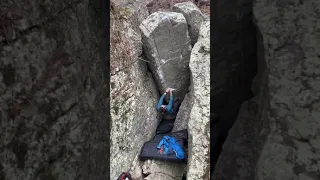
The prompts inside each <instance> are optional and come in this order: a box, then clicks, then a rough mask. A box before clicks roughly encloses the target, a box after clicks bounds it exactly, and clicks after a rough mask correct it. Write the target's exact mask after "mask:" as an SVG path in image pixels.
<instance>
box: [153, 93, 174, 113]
mask: <svg viewBox="0 0 320 180" xmlns="http://www.w3.org/2000/svg"><path fill="white" fill-rule="evenodd" d="M165 96H166V93H164V94H163V95H162V96H161V97H160V99H159V102H158V105H157V109H158V111H159V110H160V107H161V105H162V103H163V99H164V97H165ZM172 104H173V97H172V96H170V100H169V104H168V105H164V106H165V107H166V109H167V112H168V114H170V115H172V113H173V108H172Z"/></svg>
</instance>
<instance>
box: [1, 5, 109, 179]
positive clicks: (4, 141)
mask: <svg viewBox="0 0 320 180" xmlns="http://www.w3.org/2000/svg"><path fill="white" fill-rule="evenodd" d="M99 2H100V1H88V0H84V1H55V2H51V1H41V2H40V1H39V2H35V1H23V2H22V1H21V2H19V3H18V2H15V3H14V2H11V1H10V2H9V1H1V2H0V24H1V25H0V27H1V28H0V129H1V131H0V159H1V164H0V179H5V180H11V179H12V180H16V179H23V180H34V179H37V180H38V179H39V180H40V179H52V180H54V179H59V180H60V179H61V180H72V179H73V180H76V179H77V180H87V179H104V178H105V177H106V176H107V169H109V167H108V164H107V163H106V162H107V159H108V149H109V147H108V142H107V137H108V133H109V132H108V131H107V130H108V119H109V117H108V109H109V107H108V101H109V100H108V96H109V92H108V88H107V77H105V74H106V72H108V69H107V67H106V63H105V56H104V55H105V54H104V53H103V52H104V49H105V47H100V45H101V41H103V40H104V39H105V37H102V33H104V32H105V29H104V25H105V22H106V20H105V19H101V17H104V16H103V13H104V12H103V10H101V7H102V6H103V5H102V4H99Z"/></svg>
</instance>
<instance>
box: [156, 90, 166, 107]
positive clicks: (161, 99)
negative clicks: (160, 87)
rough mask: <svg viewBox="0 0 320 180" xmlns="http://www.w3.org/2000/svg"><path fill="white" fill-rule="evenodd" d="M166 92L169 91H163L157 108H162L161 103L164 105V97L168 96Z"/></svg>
mask: <svg viewBox="0 0 320 180" xmlns="http://www.w3.org/2000/svg"><path fill="white" fill-rule="evenodd" d="M166 94H167V93H163V94H162V96H161V97H160V99H159V102H158V105H157V109H158V110H159V109H160V107H161V105H162V103H163V99H164V97H165V96H166Z"/></svg>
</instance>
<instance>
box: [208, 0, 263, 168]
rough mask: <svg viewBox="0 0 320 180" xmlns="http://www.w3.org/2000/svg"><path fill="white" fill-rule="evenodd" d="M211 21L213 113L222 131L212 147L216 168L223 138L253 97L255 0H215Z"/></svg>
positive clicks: (216, 124) (216, 123) (215, 126)
mask: <svg viewBox="0 0 320 180" xmlns="http://www.w3.org/2000/svg"><path fill="white" fill-rule="evenodd" d="M211 3H212V8H213V9H214V10H213V11H212V14H211V21H212V23H213V24H214V26H213V27H212V28H211V31H212V33H213V34H215V36H213V37H212V40H211V45H212V47H213V48H212V52H211V59H212V63H213V66H212V67H213V68H211V70H210V71H211V72H212V79H211V88H212V90H211V98H212V99H213V100H214V101H213V102H212V104H211V110H212V114H213V113H215V114H217V115H218V116H219V118H220V121H218V122H214V128H216V129H218V130H219V134H217V135H216V136H214V139H213V138H212V139H211V140H212V141H213V143H212V144H216V146H215V147H213V149H211V151H210V153H211V157H213V158H212V163H211V167H212V168H213V167H214V164H215V161H216V160H217V155H219V153H220V150H221V146H222V144H223V141H224V140H225V138H226V137H227V135H228V131H229V129H230V128H231V127H232V125H233V123H234V122H235V120H236V118H237V116H238V111H239V109H240V107H241V104H242V103H243V102H244V101H245V100H247V99H249V98H251V97H252V95H251V90H250V89H251V83H252V79H253V77H254V76H255V74H256V64H257V62H256V49H257V48H256V46H257V45H256V35H255V32H256V28H255V26H254V24H253V22H252V1H251V0H244V1H239V2H237V1H232V2H231V1H230V2H225V1H212V2H211Z"/></svg>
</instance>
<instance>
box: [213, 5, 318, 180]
mask: <svg viewBox="0 0 320 180" xmlns="http://www.w3.org/2000/svg"><path fill="white" fill-rule="evenodd" d="M253 10H254V17H255V22H256V24H257V27H258V29H259V33H260V35H259V39H258V42H259V44H258V47H259V49H258V57H259V59H258V61H259V62H258V74H257V79H256V81H255V83H254V89H255V93H256V94H257V96H256V97H255V98H254V99H252V100H250V101H248V102H247V103H245V104H244V105H243V106H242V110H241V113H240V114H239V118H238V120H239V122H236V124H235V125H234V127H233V128H232V130H231V132H230V137H228V139H227V140H226V145H225V146H224V149H223V152H222V154H221V158H220V160H219V161H218V164H217V165H216V169H215V171H216V172H215V175H214V176H213V179H219V178H220V179H257V180H263V179H275V180H282V179H299V180H302V179H319V171H320V161H319V159H320V154H319V152H320V143H319V142H320V124H319V116H320V112H319V97H320V85H319V84H320V79H319V76H320V66H319V62H320V57H319V51H320V46H319V41H317V38H318V37H319V32H320V15H319V13H318V12H320V3H319V2H318V1H316V0H311V1H303V2H302V1H301V2H297V1H294V0H289V1H286V2H280V1H264V0H258V1H256V3H255V5H254V8H253ZM235 148H237V151H238V152H236V150H235ZM230 159H232V160H233V161H232V163H231V162H228V161H229V160H230Z"/></svg>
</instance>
